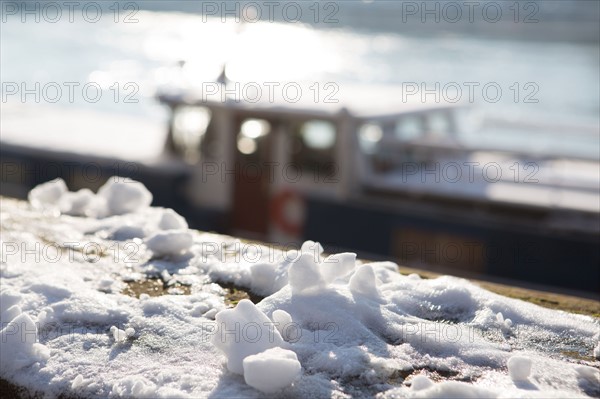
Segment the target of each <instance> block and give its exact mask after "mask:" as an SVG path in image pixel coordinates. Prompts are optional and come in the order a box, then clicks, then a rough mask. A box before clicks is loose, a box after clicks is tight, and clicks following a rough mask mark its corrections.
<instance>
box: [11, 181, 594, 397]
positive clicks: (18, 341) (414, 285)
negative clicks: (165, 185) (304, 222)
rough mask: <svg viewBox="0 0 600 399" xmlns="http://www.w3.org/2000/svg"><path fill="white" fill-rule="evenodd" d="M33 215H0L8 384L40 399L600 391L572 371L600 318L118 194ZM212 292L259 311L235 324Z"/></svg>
mask: <svg viewBox="0 0 600 399" xmlns="http://www.w3.org/2000/svg"><path fill="white" fill-rule="evenodd" d="M29 200H30V203H31V205H32V206H31V207H30V208H25V207H22V206H20V205H19V204H17V203H15V202H13V201H11V200H6V201H3V203H2V208H1V209H0V213H1V215H0V216H1V217H0V223H1V224H2V225H1V228H2V241H1V244H2V260H1V263H0V277H1V278H2V291H1V292H0V322H1V323H2V327H1V328H2V340H1V342H0V378H2V379H5V380H8V381H9V382H11V383H14V384H17V385H19V386H23V387H26V388H28V389H29V390H30V391H31V392H35V393H39V394H40V395H42V396H43V395H45V396H48V397H53V396H58V395H63V394H64V395H65V396H70V395H72V394H76V395H80V396H84V397H106V396H111V395H112V396H117V397H123V396H125V397H210V396H214V397H248V396H249V397H260V396H261V395H265V394H274V395H276V396H294V397H296V396H310V397H348V396H364V397H374V396H376V397H381V398H385V397H390V398H395V397H461V398H464V397H478V398H479V397H531V396H537V397H565V396H569V397H573V396H586V395H590V396H594V395H595V396H597V395H598V394H599V393H600V392H599V391H598V389H597V386H598V370H597V368H598V366H599V365H600V363H599V362H598V360H595V359H594V358H591V357H589V356H587V357H585V358H581V359H579V358H578V359H572V358H568V357H565V355H564V353H567V352H569V351H571V352H572V351H573V348H577V350H579V351H580V352H584V351H587V352H588V353H589V352H590V351H592V354H593V355H594V356H595V357H596V358H598V357H599V355H600V344H599V342H598V339H599V335H598V331H599V326H600V324H599V322H598V320H597V319H594V318H592V317H587V316H581V315H573V314H568V313H565V312H558V311H554V310H550V309H545V308H541V307H539V306H536V305H534V304H531V303H525V302H522V301H519V300H515V299H510V298H506V297H502V296H500V295H496V294H493V293H491V292H489V291H486V290H484V289H482V288H480V287H478V286H476V285H474V284H471V283H470V282H468V281H466V280H462V279H458V278H453V277H449V276H443V277H439V278H435V279H421V278H419V276H417V275H410V276H404V275H401V274H400V273H398V267H397V265H395V264H393V263H390V262H376V263H367V264H365V263H363V262H361V261H360V260H357V259H356V255H355V254H353V253H341V254H333V255H330V256H325V255H324V253H323V248H322V246H321V245H320V244H318V243H315V242H312V241H307V242H305V243H304V244H303V245H302V246H301V248H300V249H299V250H292V251H282V250H279V249H274V248H270V247H267V246H263V245H254V244H253V245H246V244H244V243H242V242H241V241H239V240H237V239H234V238H231V237H225V236H220V235H215V234H208V233H197V232H191V231H190V230H188V228H187V223H186V222H185V220H183V218H182V217H181V216H180V215H178V214H176V213H175V212H174V211H172V210H168V209H162V208H151V207H149V205H150V203H151V201H152V196H151V194H150V193H149V192H148V191H147V190H146V189H145V188H144V187H143V186H142V185H141V184H140V183H137V182H133V181H131V180H125V179H123V178H113V179H111V180H109V182H108V183H107V184H106V185H105V186H103V187H102V188H101V189H100V191H99V192H98V194H94V193H92V192H91V191H87V190H82V191H79V192H76V193H69V192H67V190H66V185H65V184H64V182H62V181H60V180H56V181H53V182H49V183H46V184H44V185H41V186H38V187H37V188H35V189H34V190H32V191H31V193H30V195H29ZM46 211H49V212H46ZM61 213H62V214H68V215H70V216H61V215H60V214H61ZM40 214H43V217H40ZM11 221H17V222H18V223H12V222H11ZM14 226H19V227H18V228H15V227H14ZM21 226H31V228H30V229H25V230H28V231H23V230H24V229H23V228H21ZM48 242H52V243H53V244H52V246H53V248H54V249H58V251H54V252H52V254H53V255H52V256H53V258H52V259H51V260H50V259H49V257H48V254H49V253H50V252H48V251H47V248H46V247H45V246H47V243H48ZM54 245H55V246H54ZM86 248H87V249H86ZM90 248H91V250H89V249H90ZM127 248H129V249H130V251H125V249H127ZM182 255H183V256H182ZM216 282H226V283H231V284H233V285H234V286H236V287H241V288H245V289H246V290H247V291H249V293H250V294H254V295H251V297H254V296H255V295H261V296H262V297H263V299H262V300H261V301H260V302H258V303H257V304H254V303H252V302H250V301H249V300H246V299H243V300H241V301H240V302H239V303H238V304H237V306H236V307H235V308H233V309H227V306H228V305H226V302H225V296H226V290H224V289H223V288H222V287H220V286H219V285H218V284H216ZM175 293H178V294H184V293H185V294H186V295H172V294H175ZM107 332H108V333H107ZM523 354H526V355H527V357H525V356H522V355H523ZM532 363H535V373H534V374H533V376H531V377H530V374H531V365H532ZM225 365H226V366H225ZM507 365H508V372H507V370H506V366H507ZM419 373H423V374H425V375H415V374H419ZM428 376H429V377H431V378H428ZM440 379H442V381H439V380H440ZM453 380H461V382H458V381H453ZM434 381H436V382H434ZM466 381H468V382H466ZM408 385H410V387H409V386H408ZM256 390H258V391H260V392H257V391H256Z"/></svg>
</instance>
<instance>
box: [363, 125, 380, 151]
mask: <svg viewBox="0 0 600 399" xmlns="http://www.w3.org/2000/svg"><path fill="white" fill-rule="evenodd" d="M382 138H383V129H382V128H381V126H379V125H377V124H375V123H365V124H364V125H362V126H361V127H360V129H359V131H358V142H359V145H360V147H361V149H362V150H363V151H364V152H366V153H368V154H373V153H375V152H376V151H377V143H379V142H380V141H381V139H382Z"/></svg>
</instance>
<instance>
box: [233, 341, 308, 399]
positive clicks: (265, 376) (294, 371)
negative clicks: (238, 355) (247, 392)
mask: <svg viewBox="0 0 600 399" xmlns="http://www.w3.org/2000/svg"><path fill="white" fill-rule="evenodd" d="M243 366H244V380H245V381H246V384H248V385H250V386H251V387H253V388H256V389H258V390H259V391H261V392H264V393H275V392H278V391H280V390H282V389H283V388H285V387H287V386H289V385H291V384H292V382H294V381H295V380H296V379H297V378H298V377H299V376H300V371H301V369H302V367H301V366H300V362H299V361H298V357H297V356H296V354H295V353H294V352H292V351H290V350H287V349H282V348H272V349H267V350H266V351H264V352H260V353H258V354H256V355H250V356H248V357H246V358H245V359H244V362H243Z"/></svg>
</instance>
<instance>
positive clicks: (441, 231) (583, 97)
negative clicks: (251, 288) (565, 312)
mask: <svg viewBox="0 0 600 399" xmlns="http://www.w3.org/2000/svg"><path fill="white" fill-rule="evenodd" d="M599 4H600V3H599V2H598V1H585V0H581V1H566V0H563V1H554V0H550V1H548V0H544V1H540V0H538V1H488V0H482V1H479V2H463V1H427V2H420V1H419V2H413V1H400V0H398V1H379V0H373V1H298V2H294V1H287V0H281V1H275V2H269V1H267V2H261V1H237V2H233V1H231V2H214V1H134V2H127V1H125V2H87V1H83V2H79V3H77V5H73V4H72V3H69V2H60V1H59V2H37V1H16V2H12V1H3V2H2V4H1V5H2V9H1V18H2V24H1V30H0V33H1V35H0V51H1V52H0V73H1V80H2V93H1V94H2V102H1V110H0V111H1V112H0V114H1V115H0V116H1V121H0V133H1V136H0V139H1V148H0V154H1V167H2V170H1V181H2V185H1V189H0V194H1V195H3V196H11V197H17V198H26V196H27V192H28V191H29V190H30V189H31V188H32V187H33V186H35V185H36V184H39V183H42V182H45V181H48V180H51V179H53V178H56V177H62V178H63V179H65V181H66V182H67V184H68V186H69V188H70V189H71V190H78V189H81V188H86V187H87V188H91V189H94V190H95V189H97V188H98V187H99V186H101V185H102V184H103V183H104V182H105V181H106V180H107V179H108V178H109V177H110V176H112V175H121V176H128V177H131V178H133V179H135V180H139V181H142V182H143V183H144V184H145V185H146V186H147V187H148V188H149V189H150V190H151V191H152V192H153V194H154V197H155V201H154V204H155V205H159V206H166V207H171V208H174V209H175V210H176V211H177V212H179V213H181V214H182V215H183V216H185V217H186V219H187V220H188V222H189V223H190V226H191V227H194V228H199V229H203V230H211V231H217V232H219V233H226V234H232V235H236V236H240V237H243V238H248V239H256V240H261V241H267V242H272V243H275V244H277V245H280V246H287V247H294V246H296V247H297V246H298V244H299V243H301V242H302V241H303V240H305V239H312V240H315V241H320V242H321V243H322V244H323V245H324V247H325V249H326V251H329V252H336V251H343V250H348V251H354V252H357V253H358V254H359V255H360V256H362V257H366V258H368V259H389V260H394V261H396V262H399V263H401V264H404V265H407V266H412V267H417V268H424V269H428V270H434V271H440V272H444V273H450V274H456V275H461V276H467V277H478V278H487V279H493V280H500V281H503V280H505V279H506V281H511V282H512V283H514V284H524V285H528V286H538V285H540V286H541V285H543V286H544V287H552V288H551V289H554V290H562V291H564V290H568V291H570V292H576V293H578V294H580V295H586V296H595V295H597V292H598V290H599V289H600V283H599V281H600V276H599V271H598V269H599V268H598V264H600V247H599V246H598V242H599V241H598V239H599V238H600V216H599V215H600V193H599V189H600V168H599V166H600V134H599V133H600V130H599V129H600V116H599V115H600V99H599V97H600V95H599V93H600V73H599V72H600V50H599V46H598V45H599V41H600V25H599V24H598V21H599V19H600V6H599Z"/></svg>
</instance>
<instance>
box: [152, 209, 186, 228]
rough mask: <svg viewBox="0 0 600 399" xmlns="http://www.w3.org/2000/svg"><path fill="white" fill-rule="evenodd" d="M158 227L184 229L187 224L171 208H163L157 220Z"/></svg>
mask: <svg viewBox="0 0 600 399" xmlns="http://www.w3.org/2000/svg"><path fill="white" fill-rule="evenodd" d="M158 227H159V228H160V229H161V230H186V229H187V228H188V224H187V222H186V221H185V219H184V218H183V216H181V215H179V214H178V213H177V212H175V211H174V210H173V209H164V210H163V212H162V215H161V217H160V221H159V222H158Z"/></svg>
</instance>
